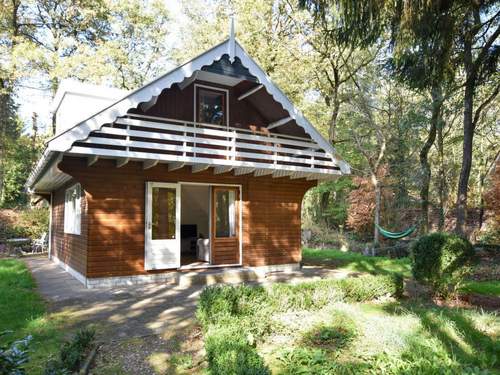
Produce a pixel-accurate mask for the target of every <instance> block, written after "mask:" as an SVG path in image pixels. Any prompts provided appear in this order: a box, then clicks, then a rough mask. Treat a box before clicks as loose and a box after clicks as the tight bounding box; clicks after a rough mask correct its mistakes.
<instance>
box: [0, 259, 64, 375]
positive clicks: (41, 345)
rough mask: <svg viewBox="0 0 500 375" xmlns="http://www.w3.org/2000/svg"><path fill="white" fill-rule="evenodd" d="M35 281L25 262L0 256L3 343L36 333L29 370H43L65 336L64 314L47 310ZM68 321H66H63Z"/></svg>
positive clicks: (1, 338)
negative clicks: (50, 312) (49, 312)
mask: <svg viewBox="0 0 500 375" xmlns="http://www.w3.org/2000/svg"><path fill="white" fill-rule="evenodd" d="M35 287H36V285H35V282H34V280H33V278H32V276H31V274H30V272H29V271H28V269H27V268H26V266H25V264H24V263H23V262H22V261H20V260H17V259H0V306H1V311H0V314H1V315H0V316H1V318H0V332H4V331H11V332H12V333H10V334H8V335H5V336H2V337H0V340H1V342H2V343H6V342H10V341H13V340H16V339H20V338H23V337H26V336H28V335H32V336H33V340H32V341H31V344H30V350H31V355H30V361H29V363H28V364H27V365H26V370H27V373H28V374H42V373H43V370H44V368H45V363H46V361H47V359H48V358H49V357H50V356H51V355H54V354H55V353H57V351H58V350H59V347H60V345H61V342H62V340H63V338H64V335H63V330H62V329H63V324H65V323H67V319H66V317H65V316H63V315H62V314H48V313H47V311H46V305H45V303H44V301H43V300H42V298H41V297H40V296H39V295H38V293H37V292H36V291H35ZM63 322H65V323H63Z"/></svg>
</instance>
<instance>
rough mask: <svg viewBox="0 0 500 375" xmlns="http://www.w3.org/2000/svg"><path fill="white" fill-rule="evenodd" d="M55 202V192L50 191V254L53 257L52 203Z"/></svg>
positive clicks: (50, 257)
mask: <svg viewBox="0 0 500 375" xmlns="http://www.w3.org/2000/svg"><path fill="white" fill-rule="evenodd" d="M53 204H54V193H53V192H50V206H49V246H48V253H49V254H48V256H49V259H52V205H53Z"/></svg>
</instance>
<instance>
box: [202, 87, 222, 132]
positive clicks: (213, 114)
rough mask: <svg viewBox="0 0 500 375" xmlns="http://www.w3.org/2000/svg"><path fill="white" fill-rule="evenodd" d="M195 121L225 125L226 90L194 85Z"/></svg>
mask: <svg viewBox="0 0 500 375" xmlns="http://www.w3.org/2000/svg"><path fill="white" fill-rule="evenodd" d="M195 95H196V116H195V118H196V121H198V122H200V123H205V124H213V125H227V119H228V117H227V102H228V100H227V99H228V98H227V96H228V92H227V90H223V89H217V88H212V87H209V86H201V85H195Z"/></svg>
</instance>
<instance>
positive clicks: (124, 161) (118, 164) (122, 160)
mask: <svg viewBox="0 0 500 375" xmlns="http://www.w3.org/2000/svg"><path fill="white" fill-rule="evenodd" d="M129 160H130V159H129V158H118V159H116V168H121V167H123V166H124V165H125V164H127V163H128V162H129Z"/></svg>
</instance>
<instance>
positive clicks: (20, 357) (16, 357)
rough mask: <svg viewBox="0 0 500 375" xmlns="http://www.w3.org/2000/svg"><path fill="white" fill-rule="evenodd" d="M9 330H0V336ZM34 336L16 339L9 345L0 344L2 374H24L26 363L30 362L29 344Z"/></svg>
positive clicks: (0, 370) (0, 371)
mask: <svg viewBox="0 0 500 375" xmlns="http://www.w3.org/2000/svg"><path fill="white" fill-rule="evenodd" d="M6 334H7V332H0V337H1V336H4V335H6ZM31 339H32V337H31V336H27V337H25V338H24V339H22V340H17V341H14V342H13V343H11V344H8V345H0V374H9V375H24V374H26V371H25V370H24V368H23V367H24V364H25V363H26V362H28V360H29V357H28V345H29V342H30V341H31Z"/></svg>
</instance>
